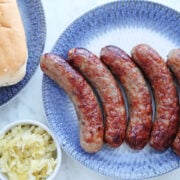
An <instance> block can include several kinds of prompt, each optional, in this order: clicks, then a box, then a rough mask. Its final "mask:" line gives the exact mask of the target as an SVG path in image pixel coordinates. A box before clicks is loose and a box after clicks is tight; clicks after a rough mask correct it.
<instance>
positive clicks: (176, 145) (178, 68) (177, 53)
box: [167, 49, 180, 156]
mask: <svg viewBox="0 0 180 180" xmlns="http://www.w3.org/2000/svg"><path fill="white" fill-rule="evenodd" d="M167 64H168V66H169V67H170V69H171V70H172V72H173V74H174V76H175V77H176V79H177V81H178V84H179V85H180V49H173V50H172V51H170V53H169V54H168V59H167ZM172 149H173V150H174V152H175V153H176V154H177V155H179V156H180V122H179V129H178V132H177V134H176V138H175V139H174V141H173V144H172Z"/></svg>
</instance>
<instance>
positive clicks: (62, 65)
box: [40, 54, 104, 153]
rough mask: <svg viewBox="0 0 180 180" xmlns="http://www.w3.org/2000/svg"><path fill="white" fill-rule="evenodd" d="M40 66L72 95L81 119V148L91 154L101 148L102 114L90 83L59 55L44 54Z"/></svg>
mask: <svg viewBox="0 0 180 180" xmlns="http://www.w3.org/2000/svg"><path fill="white" fill-rule="evenodd" d="M40 66H41V69H42V71H43V72H44V73H45V74H46V75H47V76H49V77H50V78H51V79H53V80H54V81H55V82H56V83H57V84H58V85H59V86H60V87H62V88H63V89H64V90H65V92H66V93H67V94H68V95H69V97H70V98H71V100H72V102H73V104H74V106H75V109H76V112H77V115H78V118H79V125H80V144H81V147H82V148H83V149H84V150H85V151H86V152H89V153H94V152H97V151H99V150H100V149H101V148H102V145H103V134H104V127H103V117H102V112H101V109H100V106H99V104H98V101H97V98H96V96H95V95H94V92H93V90H92V88H91V87H90V85H89V84H88V83H87V82H86V80H85V79H84V78H83V77H82V76H81V75H80V74H79V73H78V72H77V71H75V70H74V69H73V68H72V67H71V66H70V65H69V64H68V62H67V61H65V60H64V59H62V58H60V57H58V56H56V55H53V54H45V55H43V56H42V58H41V62H40Z"/></svg>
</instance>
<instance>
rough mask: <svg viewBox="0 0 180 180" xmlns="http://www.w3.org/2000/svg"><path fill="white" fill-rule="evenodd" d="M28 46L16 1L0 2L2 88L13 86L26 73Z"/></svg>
mask: <svg viewBox="0 0 180 180" xmlns="http://www.w3.org/2000/svg"><path fill="white" fill-rule="evenodd" d="M27 54H28V53H27V45H26V37H25V31H24V27H23V23H22V20H21V16H20V13H19V9H18V6H17V2H16V0H0V87H1V86H8V85H13V84H16V83H17V82H19V81H20V80H22V78H23V77H24V75H25V73H26V64H27Z"/></svg>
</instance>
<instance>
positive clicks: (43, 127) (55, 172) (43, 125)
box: [0, 119, 62, 180]
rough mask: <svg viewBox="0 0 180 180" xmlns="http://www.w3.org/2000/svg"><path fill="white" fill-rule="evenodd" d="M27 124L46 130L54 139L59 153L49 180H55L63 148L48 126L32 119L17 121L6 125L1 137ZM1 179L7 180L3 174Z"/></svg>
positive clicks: (0, 133)
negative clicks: (16, 127)
mask: <svg viewBox="0 0 180 180" xmlns="http://www.w3.org/2000/svg"><path fill="white" fill-rule="evenodd" d="M26 124H27V125H28V124H29V125H35V126H39V127H40V128H42V129H44V130H45V131H46V132H47V133H48V134H49V135H50V136H51V137H52V139H53V141H54V143H55V146H56V151H57V158H56V159H57V161H56V166H55V168H54V171H53V173H52V174H51V175H50V176H49V177H47V180H53V179H54V178H55V177H56V175H57V173H58V171H59V169H60V166H61V161H62V151H61V147H60V144H59V142H58V140H57V138H56V137H55V135H54V134H53V132H52V131H51V130H50V129H49V127H48V126H47V125H46V124H44V123H42V122H39V121H37V120H32V119H21V120H15V121H12V122H10V123H9V124H8V125H6V126H5V127H4V128H2V129H1V130H0V136H1V135H4V134H5V133H6V132H8V131H9V130H10V129H11V128H13V127H15V126H18V125H26ZM0 178H2V180H7V177H6V176H5V175H4V174H3V173H1V172H0Z"/></svg>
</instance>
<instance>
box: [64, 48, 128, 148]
mask: <svg viewBox="0 0 180 180" xmlns="http://www.w3.org/2000/svg"><path fill="white" fill-rule="evenodd" d="M68 58H69V62H70V64H71V65H72V66H74V67H75V68H77V69H78V70H79V71H80V72H81V73H82V74H83V75H84V76H85V77H86V78H87V79H88V80H89V81H90V83H91V84H92V85H93V86H94V88H95V89H96V90H97V92H98V94H99V96H100V99H101V101H102V107H103V110H104V115H105V142H106V143H107V144H108V145H110V146H111V147H118V146H119V145H121V143H122V142H123V140H124V138H125V130H126V112H125V105H124V101H123V97H122V94H121V91H120V89H119V87H118V85H117V82H116V80H115V78H114V77H113V75H112V74H111V72H110V71H109V70H108V69H107V67H106V66H105V65H104V64H103V63H102V62H101V61H100V59H99V58H98V57H97V56H95V55H94V54H93V53H91V52H90V51H88V50H87V49H84V48H73V49H71V50H70V51H69V53H68Z"/></svg>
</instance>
